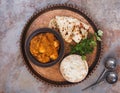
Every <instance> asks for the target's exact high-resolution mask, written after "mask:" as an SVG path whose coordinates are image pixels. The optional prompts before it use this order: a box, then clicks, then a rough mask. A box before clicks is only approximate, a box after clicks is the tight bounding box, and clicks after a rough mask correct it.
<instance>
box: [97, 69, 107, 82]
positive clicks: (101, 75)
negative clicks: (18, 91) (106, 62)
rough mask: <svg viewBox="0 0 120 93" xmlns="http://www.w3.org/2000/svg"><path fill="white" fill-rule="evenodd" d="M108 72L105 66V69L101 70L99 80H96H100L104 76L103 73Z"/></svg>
mask: <svg viewBox="0 0 120 93" xmlns="http://www.w3.org/2000/svg"><path fill="white" fill-rule="evenodd" d="M105 72H106V69H105V68H104V69H103V71H102V72H101V74H100V76H99V77H98V79H97V81H96V82H99V81H100V79H101V78H102V77H103V75H104V74H105Z"/></svg>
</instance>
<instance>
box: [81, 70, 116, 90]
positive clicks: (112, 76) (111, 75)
mask: <svg viewBox="0 0 120 93" xmlns="http://www.w3.org/2000/svg"><path fill="white" fill-rule="evenodd" d="M104 76H105V77H104V78H103V79H102V80H101V81H103V80H104V79H105V78H106V81H107V82H108V83H109V84H114V83H116V82H117V80H118V75H117V73H116V72H113V71H108V72H106V73H105V75H104ZM101 81H99V82H95V83H93V84H92V85H90V86H88V87H86V88H84V89H82V91H84V90H86V89H88V88H90V87H93V86H95V85H97V84H99V83H100V82H101Z"/></svg>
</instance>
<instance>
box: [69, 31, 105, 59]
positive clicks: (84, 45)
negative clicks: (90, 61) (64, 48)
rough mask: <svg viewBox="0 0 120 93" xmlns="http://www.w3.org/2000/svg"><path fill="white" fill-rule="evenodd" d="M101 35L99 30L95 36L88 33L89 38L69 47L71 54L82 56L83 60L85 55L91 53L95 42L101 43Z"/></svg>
mask: <svg viewBox="0 0 120 93" xmlns="http://www.w3.org/2000/svg"><path fill="white" fill-rule="evenodd" d="M102 35H103V32H102V31H101V30H98V32H97V33H95V34H91V33H89V36H88V37H87V38H86V39H82V40H81V42H80V43H78V44H76V45H75V46H73V45H72V46H71V53H72V54H74V53H77V54H79V55H81V56H82V59H83V60H85V59H86V54H90V53H92V52H93V50H94V47H95V46H96V45H97V43H96V40H98V41H101V36H102ZM95 38H96V39H95Z"/></svg>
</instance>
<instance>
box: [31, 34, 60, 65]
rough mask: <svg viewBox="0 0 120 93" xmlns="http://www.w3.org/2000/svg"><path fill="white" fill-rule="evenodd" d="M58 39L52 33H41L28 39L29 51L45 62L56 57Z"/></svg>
mask: <svg viewBox="0 0 120 93" xmlns="http://www.w3.org/2000/svg"><path fill="white" fill-rule="evenodd" d="M59 45H60V43H59V41H58V40H57V39H56V37H55V36H54V34H52V33H41V34H38V35H36V36H35V37H33V38H32V40H31V41H30V52H31V54H32V55H33V56H34V57H35V58H36V59H37V60H38V61H40V62H42V63H47V62H50V61H51V60H55V59H57V58H58V51H59Z"/></svg>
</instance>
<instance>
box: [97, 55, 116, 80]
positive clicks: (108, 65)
mask: <svg viewBox="0 0 120 93" xmlns="http://www.w3.org/2000/svg"><path fill="white" fill-rule="evenodd" d="M104 64H105V68H104V69H103V71H102V72H101V74H100V76H99V77H98V79H97V81H96V82H98V81H99V80H100V79H101V77H103V75H104V74H105V72H106V71H108V70H114V69H115V68H116V59H115V58H112V57H109V58H107V59H106V61H105V63H104Z"/></svg>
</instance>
